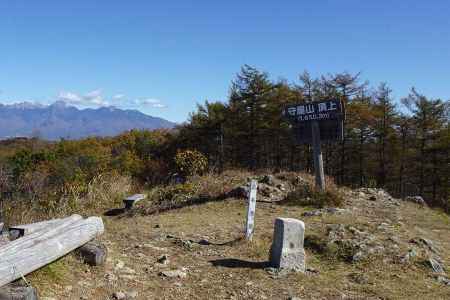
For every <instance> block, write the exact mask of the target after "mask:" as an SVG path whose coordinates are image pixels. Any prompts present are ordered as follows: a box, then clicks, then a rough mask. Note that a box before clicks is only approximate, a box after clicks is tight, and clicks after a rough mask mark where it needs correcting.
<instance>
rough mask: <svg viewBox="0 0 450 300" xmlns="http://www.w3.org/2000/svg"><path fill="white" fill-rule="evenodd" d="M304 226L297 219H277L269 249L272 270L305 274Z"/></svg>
mask: <svg viewBox="0 0 450 300" xmlns="http://www.w3.org/2000/svg"><path fill="white" fill-rule="evenodd" d="M304 237H305V224H304V223H303V222H302V221H300V220H297V219H292V218H277V219H276V220H275V229H274V233H273V242H272V248H271V249H270V264H271V266H272V267H274V268H278V269H287V270H293V271H297V272H305V269H306V263H305V249H304V248H303V241H304Z"/></svg>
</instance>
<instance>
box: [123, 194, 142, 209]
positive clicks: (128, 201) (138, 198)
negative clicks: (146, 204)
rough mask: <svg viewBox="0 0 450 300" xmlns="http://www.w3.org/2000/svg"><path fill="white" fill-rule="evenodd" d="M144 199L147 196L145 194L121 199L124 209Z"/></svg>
mask: <svg viewBox="0 0 450 300" xmlns="http://www.w3.org/2000/svg"><path fill="white" fill-rule="evenodd" d="M146 197H147V196H146V195H145V194H134V195H133V196H130V197H127V198H125V199H123V203H124V204H125V209H130V208H132V207H133V205H134V204H135V203H137V202H139V201H141V200H143V199H145V198H146Z"/></svg>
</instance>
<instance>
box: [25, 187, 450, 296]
mask: <svg viewBox="0 0 450 300" xmlns="http://www.w3.org/2000/svg"><path fill="white" fill-rule="evenodd" d="M345 206H346V208H348V210H349V211H348V212H347V213H343V214H324V215H322V216H313V217H304V216H302V213H303V212H305V211H307V210H310V209H311V208H307V207H306V208H305V207H298V206H283V205H279V204H271V203H258V204H257V213H256V229H255V230H256V231H255V236H254V239H253V241H252V242H246V241H244V240H242V233H243V229H244V222H245V213H246V203H245V201H244V200H237V199H229V200H225V201H218V202H209V203H206V204H201V205H196V206H190V207H185V208H182V209H178V210H173V211H168V212H164V213H160V214H155V215H150V216H142V215H139V214H135V215H132V216H131V215H119V216H114V217H104V218H103V219H104V222H105V227H106V232H105V234H104V235H103V236H102V237H101V240H102V241H103V242H104V243H105V244H106V245H107V247H108V250H109V258H108V261H107V263H106V265H105V266H102V267H89V266H86V265H83V264H81V263H80V262H79V260H78V259H77V258H76V257H74V255H68V256H66V257H64V258H63V259H61V260H59V261H58V262H56V263H54V264H52V265H50V266H47V267H45V268H43V269H41V270H39V271H37V272H34V273H33V274H31V275H30V276H28V277H27V279H28V280H29V281H30V282H31V283H32V284H33V285H34V286H36V287H37V288H38V290H39V293H40V295H41V296H43V297H52V298H54V299H114V298H113V293H114V292H118V291H122V292H124V293H128V294H127V295H128V297H129V298H132V297H135V299H289V297H294V296H295V297H299V298H300V299H450V286H446V285H444V284H442V283H439V282H438V281H437V280H436V275H435V274H433V272H432V271H431V269H430V268H429V267H428V266H426V264H425V263H424V260H425V259H426V257H427V256H426V255H427V253H428V252H426V253H425V252H424V251H422V249H421V248H420V247H418V246H417V245H415V244H414V243H412V242H411V239H415V238H419V237H423V238H426V239H428V240H430V241H433V245H434V247H435V248H436V249H437V251H438V252H439V253H438V254H439V256H440V258H441V259H442V263H443V265H444V266H447V272H450V270H449V269H448V266H450V218H449V217H448V216H447V215H445V214H443V213H441V212H439V211H435V210H432V209H429V208H423V207H420V206H418V205H416V204H412V203H405V202H400V205H398V206H397V205H390V204H386V202H383V201H371V200H368V199H363V198H360V197H357V192H351V191H347V192H346V205H345ZM276 217H293V218H298V219H301V220H303V221H304V222H305V224H306V230H307V232H306V234H307V235H310V234H314V235H316V236H318V237H321V238H325V237H326V234H327V228H328V227H329V226H330V224H342V225H343V226H346V228H357V229H358V230H361V231H364V232H367V233H369V234H371V235H373V237H374V239H375V240H376V241H377V242H378V243H381V244H382V245H383V246H385V248H386V249H389V251H388V250H386V251H384V252H382V253H380V254H376V255H374V256H371V257H369V258H366V259H363V260H361V261H346V260H343V259H339V258H338V257H332V256H331V257H330V255H328V256H326V255H324V254H323V253H320V252H318V251H315V250H314V249H310V248H307V249H306V251H307V267H308V268H310V270H309V271H308V272H307V273H306V274H295V273H289V274H285V275H283V274H282V275H276V274H273V273H271V272H270V271H268V270H267V269H266V267H267V259H268V252H269V248H270V243H271V239H272V234H273V223H274V219H275V218H276ZM392 240H394V241H395V242H392ZM412 248H414V249H416V248H417V251H418V255H417V257H414V258H412V259H411V260H410V261H409V262H407V263H398V262H396V261H397V260H398V256H399V255H401V254H402V253H407V251H408V250H409V249H412ZM163 255H166V256H167V258H168V261H167V263H166V264H162V263H158V259H159V258H161V256H163ZM167 270H180V271H181V272H182V273H185V274H186V277H185V278H168V277H165V276H163V275H161V272H162V271H167ZM44 299H45V298H44Z"/></svg>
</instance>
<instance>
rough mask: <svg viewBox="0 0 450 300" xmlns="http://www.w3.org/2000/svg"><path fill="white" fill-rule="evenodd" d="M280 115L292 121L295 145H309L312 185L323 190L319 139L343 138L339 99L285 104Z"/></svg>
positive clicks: (342, 114)
mask: <svg viewBox="0 0 450 300" xmlns="http://www.w3.org/2000/svg"><path fill="white" fill-rule="evenodd" d="M283 116H284V117H285V118H286V119H287V120H288V122H289V123H291V124H292V126H293V129H294V135H295V140H296V142H297V143H298V144H312V146H313V155H314V170H315V174H316V187H317V188H318V189H319V190H321V191H324V190H325V175H324V171H323V160H322V150H321V141H324V140H328V141H330V140H334V141H339V140H342V139H343V137H344V130H343V120H344V118H345V111H344V106H343V105H342V102H341V101H339V100H326V101H318V102H310V103H302V104H295V105H289V106H287V107H285V109H284V110H283Z"/></svg>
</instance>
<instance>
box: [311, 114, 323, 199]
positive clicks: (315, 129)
mask: <svg viewBox="0 0 450 300" xmlns="http://www.w3.org/2000/svg"><path fill="white" fill-rule="evenodd" d="M311 131H312V132H311V133H312V142H313V156H314V171H315V173H316V187H317V188H318V189H319V190H321V191H325V174H324V172H323V160H322V150H321V147H320V128H319V122H318V121H312V122H311Z"/></svg>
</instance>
